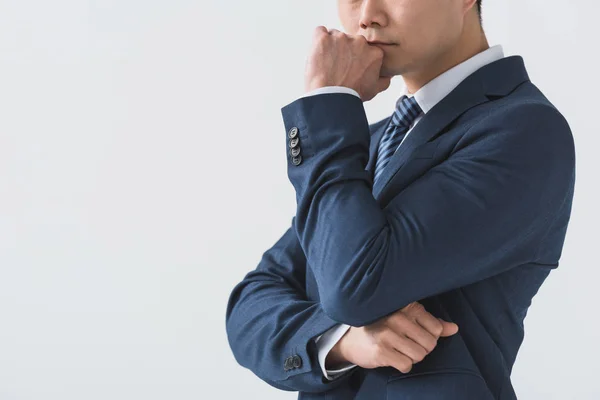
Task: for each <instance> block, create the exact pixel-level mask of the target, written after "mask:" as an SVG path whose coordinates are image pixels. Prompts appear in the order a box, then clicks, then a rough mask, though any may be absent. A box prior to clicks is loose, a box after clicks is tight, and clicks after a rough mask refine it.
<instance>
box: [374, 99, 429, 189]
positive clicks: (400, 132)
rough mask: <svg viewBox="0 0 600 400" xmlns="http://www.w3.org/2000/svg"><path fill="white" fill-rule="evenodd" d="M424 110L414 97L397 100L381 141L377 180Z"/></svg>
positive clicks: (376, 165) (376, 166)
mask: <svg viewBox="0 0 600 400" xmlns="http://www.w3.org/2000/svg"><path fill="white" fill-rule="evenodd" d="M422 112H423V111H422V110H421V107H420V106H419V104H418V103H417V100H415V98H414V96H413V97H408V96H406V95H402V97H400V98H399V99H398V101H397V102H396V109H395V110H394V115H392V120H391V122H390V124H389V125H388V127H387V129H386V131H385V133H384V134H383V136H382V137H381V141H380V142H379V150H378V156H377V163H376V164H375V180H374V182H376V181H377V179H378V178H379V177H380V176H381V172H382V171H383V169H384V168H385V166H386V165H387V163H388V162H389V161H390V157H391V156H392V155H393V154H394V152H395V151H396V150H397V149H398V146H399V145H400V143H401V142H402V138H403V137H404V136H405V135H406V133H407V132H408V130H409V129H410V126H411V125H412V123H413V122H414V121H415V119H416V118H417V117H418V116H419V115H421V113H422Z"/></svg>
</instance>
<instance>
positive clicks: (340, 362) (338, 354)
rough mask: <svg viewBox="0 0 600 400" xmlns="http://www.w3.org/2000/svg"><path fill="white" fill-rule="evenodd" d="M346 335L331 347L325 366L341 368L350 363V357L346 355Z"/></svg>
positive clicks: (331, 368)
mask: <svg viewBox="0 0 600 400" xmlns="http://www.w3.org/2000/svg"><path fill="white" fill-rule="evenodd" d="M345 336H346V335H345V334H344V336H342V338H341V339H340V340H339V341H338V342H337V343H336V344H335V346H333V347H332V348H331V350H330V351H329V353H327V357H326V358H325V368H326V369H328V370H334V369H340V368H342V367H344V366H346V365H348V361H349V360H348V359H346V357H345V355H344V351H343V349H344V347H343V346H344V337H345Z"/></svg>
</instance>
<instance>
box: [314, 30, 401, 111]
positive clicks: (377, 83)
mask: <svg viewBox="0 0 600 400" xmlns="http://www.w3.org/2000/svg"><path fill="white" fill-rule="evenodd" d="M383 55H384V52H383V50H382V49H380V48H379V47H377V46H372V45H370V44H369V43H368V42H367V40H366V39H365V38H364V37H363V36H360V35H356V36H354V35H347V34H345V33H343V32H340V31H338V30H336V29H331V30H330V31H328V30H327V28H325V27H324V26H318V27H317V28H316V29H315V32H314V37H313V46H312V49H311V52H310V55H309V56H308V59H307V61H306V72H305V89H306V91H307V92H309V91H311V90H314V89H318V88H321V87H325V86H345V87H348V88H351V89H354V90H356V91H357V92H358V94H359V95H360V98H361V99H362V101H369V100H371V99H372V98H373V97H375V96H376V95H377V94H378V93H380V92H383V91H384V90H386V89H387V88H388V87H389V86H390V83H391V79H392V78H391V77H389V76H386V77H382V76H380V75H379V73H380V70H381V65H382V62H383Z"/></svg>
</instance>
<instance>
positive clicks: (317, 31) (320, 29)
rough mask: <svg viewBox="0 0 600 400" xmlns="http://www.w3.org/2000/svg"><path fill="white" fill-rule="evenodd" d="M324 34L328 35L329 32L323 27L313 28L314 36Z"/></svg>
mask: <svg viewBox="0 0 600 400" xmlns="http://www.w3.org/2000/svg"><path fill="white" fill-rule="evenodd" d="M324 33H329V31H328V30H327V28H325V27H324V26H323V25H319V26H317V27H316V28H315V32H314V34H315V35H322V34H324Z"/></svg>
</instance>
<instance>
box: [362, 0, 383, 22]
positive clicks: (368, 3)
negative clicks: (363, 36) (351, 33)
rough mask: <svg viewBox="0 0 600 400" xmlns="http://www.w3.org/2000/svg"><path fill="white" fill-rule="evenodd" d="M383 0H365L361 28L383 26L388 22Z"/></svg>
mask: <svg viewBox="0 0 600 400" xmlns="http://www.w3.org/2000/svg"><path fill="white" fill-rule="evenodd" d="M386 18H387V17H386V15H385V12H384V10H383V7H382V6H381V0H364V1H363V2H362V6H361V9H360V19H359V21H358V22H359V25H360V29H367V28H372V27H383V26H385V25H386V24H387V19H386Z"/></svg>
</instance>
